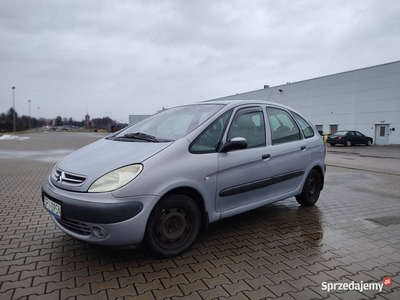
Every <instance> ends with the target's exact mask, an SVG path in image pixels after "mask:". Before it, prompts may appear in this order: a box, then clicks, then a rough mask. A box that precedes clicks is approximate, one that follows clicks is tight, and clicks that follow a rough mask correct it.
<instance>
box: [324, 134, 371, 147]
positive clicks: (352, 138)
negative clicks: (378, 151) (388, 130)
mask: <svg viewBox="0 0 400 300" xmlns="http://www.w3.org/2000/svg"><path fill="white" fill-rule="evenodd" d="M327 142H328V143H329V144H330V145H331V146H335V145H337V144H341V145H346V146H347V147H350V146H352V145H366V146H371V145H372V143H373V142H374V140H373V138H372V137H370V136H366V135H364V134H362V133H361V132H359V131H355V130H341V131H338V132H335V133H332V134H330V135H329V136H328V140H327Z"/></svg>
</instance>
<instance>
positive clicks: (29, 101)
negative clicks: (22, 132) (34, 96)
mask: <svg viewBox="0 0 400 300" xmlns="http://www.w3.org/2000/svg"><path fill="white" fill-rule="evenodd" d="M31 101H32V100H28V103H29V130H31V119H32V118H31Z"/></svg>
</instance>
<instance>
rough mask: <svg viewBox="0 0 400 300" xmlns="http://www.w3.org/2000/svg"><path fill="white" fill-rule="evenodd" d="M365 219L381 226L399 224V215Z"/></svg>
mask: <svg viewBox="0 0 400 300" xmlns="http://www.w3.org/2000/svg"><path fill="white" fill-rule="evenodd" d="M366 220H367V221H370V222H373V223H375V224H378V225H382V226H390V225H400V216H385V217H378V218H372V219H366Z"/></svg>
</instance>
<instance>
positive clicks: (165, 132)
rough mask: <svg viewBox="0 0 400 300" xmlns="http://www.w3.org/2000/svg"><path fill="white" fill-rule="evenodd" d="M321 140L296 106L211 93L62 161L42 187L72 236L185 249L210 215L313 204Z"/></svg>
mask: <svg viewBox="0 0 400 300" xmlns="http://www.w3.org/2000/svg"><path fill="white" fill-rule="evenodd" d="M325 151H326V150H325V146H324V143H323V139H322V138H321V136H320V135H319V133H318V132H317V131H316V129H315V128H314V126H313V125H311V124H310V122H308V121H307V120H305V118H304V117H302V116H301V115H300V114H299V113H298V112H296V111H295V110H293V109H291V108H289V107H286V106H283V105H279V104H277V103H271V102H266V101H248V100H247V101H207V102H201V103H198V104H193V105H186V106H179V107H175V108H171V109H168V110H166V111H163V112H161V113H158V114H155V115H153V116H151V117H149V118H147V119H145V120H142V121H141V122H139V123H137V124H134V125H132V126H130V127H127V128H125V129H123V130H121V131H119V132H117V133H115V134H113V135H110V136H108V137H105V138H103V139H101V140H99V141H97V142H95V143H92V144H90V145H88V146H86V147H84V148H81V149H79V150H77V151H75V152H74V153H72V154H70V155H68V156H67V157H65V158H64V159H63V160H62V161H61V162H59V163H58V164H57V165H56V166H55V167H54V170H53V171H52V173H51V174H50V176H49V179H48V180H47V181H46V182H45V183H44V185H43V189H42V200H43V205H44V207H45V208H46V209H47V211H48V212H49V213H50V214H51V218H52V220H53V221H54V223H55V224H56V225H57V226H58V227H59V228H60V229H61V230H63V231H64V232H65V233H67V234H68V235H70V236H72V237H73V238H75V239H78V240H81V241H84V242H88V243H94V244H102V245H114V246H117V245H133V244H140V243H142V242H143V244H144V245H145V246H146V247H147V248H148V250H149V251H151V252H152V253H153V254H154V255H156V256H159V257H172V256H176V255H179V254H181V253H183V252H184V251H186V250H187V249H188V248H189V247H190V246H191V245H192V244H193V242H194V241H195V240H196V237H197V236H198V234H199V232H200V231H201V230H202V229H205V228H207V225H208V224H209V223H211V222H215V221H218V220H220V219H222V218H227V217H231V216H233V215H236V214H239V213H243V212H245V211H248V210H251V209H255V208H257V207H260V206H264V205H266V204H269V203H273V202H276V201H279V200H283V199H286V198H289V197H292V196H295V197H296V200H297V202H298V203H299V204H301V205H302V206H310V205H314V204H315V202H317V200H318V198H319V195H320V191H321V190H322V188H323V185H324V176H325V171H326V166H325V153H326V152H325Z"/></svg>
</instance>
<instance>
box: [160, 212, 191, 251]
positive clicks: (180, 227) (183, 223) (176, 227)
mask: <svg viewBox="0 0 400 300" xmlns="http://www.w3.org/2000/svg"><path fill="white" fill-rule="evenodd" d="M191 223H192V218H191V216H190V214H189V212H187V210H185V209H184V208H182V207H168V208H166V209H164V210H163V211H162V212H161V214H160V216H159V217H158V220H157V224H156V227H155V236H156V240H157V243H158V244H159V245H161V246H162V247H176V246H177V245H180V244H182V243H184V242H185V241H186V240H187V239H188V237H190V232H191V229H192V226H191Z"/></svg>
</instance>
